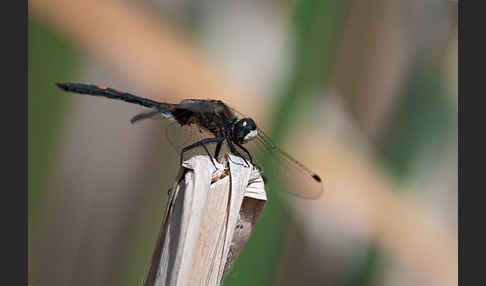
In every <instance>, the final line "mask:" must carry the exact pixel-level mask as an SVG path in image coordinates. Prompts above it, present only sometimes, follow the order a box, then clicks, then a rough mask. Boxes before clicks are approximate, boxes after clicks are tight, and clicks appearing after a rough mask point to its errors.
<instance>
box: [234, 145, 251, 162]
mask: <svg viewBox="0 0 486 286" xmlns="http://www.w3.org/2000/svg"><path fill="white" fill-rule="evenodd" d="M235 144H236V146H238V147H240V148H241V150H243V151H245V153H246V154H247V155H248V157H249V158H250V163H251V164H252V165H253V158H252V157H251V154H250V152H249V151H248V150H246V148H245V147H243V146H241V144H240V143H236V142H235Z"/></svg>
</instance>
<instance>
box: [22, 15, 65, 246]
mask: <svg viewBox="0 0 486 286" xmlns="http://www.w3.org/2000/svg"><path fill="white" fill-rule="evenodd" d="M28 25H29V26H28V43H29V48H28V53H29V54H28V214H29V216H28V224H29V249H31V247H30V246H31V242H32V241H33V240H35V236H33V235H32V232H31V230H32V225H33V223H32V220H33V218H35V217H36V216H37V214H38V211H37V210H38V208H39V205H40V202H41V201H42V199H43V198H44V197H45V196H46V195H47V189H46V182H47V181H46V180H44V178H45V177H46V176H47V170H48V169H49V166H50V162H51V160H50V159H51V158H52V156H51V155H52V151H53V150H55V142H56V139H57V138H56V135H57V129H58V127H59V126H61V119H62V115H63V112H64V111H63V110H64V107H65V102H64V100H63V97H62V96H59V91H58V90H57V88H55V85H54V82H56V81H62V80H66V79H68V78H69V74H70V70H71V67H72V66H73V65H72V62H73V55H74V52H73V48H72V47H71V46H70V45H69V44H68V43H66V42H65V41H63V40H61V38H59V37H57V36H56V35H55V34H54V33H53V32H52V31H50V30H48V29H46V28H45V27H43V26H42V25H41V24H40V23H39V22H37V21H36V20H35V19H32V17H30V16H29V23H28Z"/></svg>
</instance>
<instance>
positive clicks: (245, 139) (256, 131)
mask: <svg viewBox="0 0 486 286" xmlns="http://www.w3.org/2000/svg"><path fill="white" fill-rule="evenodd" d="M257 135H258V130H252V131H250V133H248V134H246V136H245V138H243V140H244V141H245V142H246V141H250V140H251V139H253V138H255V137H256V136H257Z"/></svg>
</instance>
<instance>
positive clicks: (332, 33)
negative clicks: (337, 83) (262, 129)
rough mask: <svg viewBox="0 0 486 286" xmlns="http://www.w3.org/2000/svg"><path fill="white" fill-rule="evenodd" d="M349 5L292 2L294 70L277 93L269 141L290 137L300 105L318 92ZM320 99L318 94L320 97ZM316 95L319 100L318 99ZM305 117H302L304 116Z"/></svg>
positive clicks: (326, 77) (347, 0)
mask: <svg viewBox="0 0 486 286" xmlns="http://www.w3.org/2000/svg"><path fill="white" fill-rule="evenodd" d="M351 2H352V1H350V0H345V1H319V0H301V1H295V4H294V7H293V10H294V14H293V40H294V47H293V48H294V49H293V60H294V66H293V69H292V71H291V74H290V78H289V80H288V81H287V84H286V86H284V87H283V89H282V90H281V92H280V97H279V98H280V102H278V105H277V108H276V110H277V114H276V116H275V122H274V129H273V134H272V135H273V137H274V138H275V140H276V141H280V140H284V138H285V137H286V136H287V135H289V134H291V133H292V129H293V128H295V125H296V124H297V123H298V122H299V120H296V119H297V118H298V117H299V114H300V115H302V114H303V111H302V110H301V109H300V107H302V106H304V105H303V102H304V101H306V100H312V98H310V97H312V96H316V94H313V93H312V91H314V90H316V89H317V88H322V87H324V86H325V85H326V83H327V82H328V80H329V74H330V71H331V69H332V66H333V64H334V60H335V58H336V51H337V50H338V47H339V42H340V41H339V39H340V36H341V34H342V28H343V26H344V23H345V21H346V18H347V14H348V10H349V7H350V4H351ZM321 95H322V93H321ZM321 95H319V96H321ZM304 114H305V113H304Z"/></svg>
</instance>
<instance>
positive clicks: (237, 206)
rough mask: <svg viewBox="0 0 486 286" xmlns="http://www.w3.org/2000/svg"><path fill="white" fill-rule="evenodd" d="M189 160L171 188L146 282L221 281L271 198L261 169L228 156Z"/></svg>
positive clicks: (158, 283)
mask: <svg viewBox="0 0 486 286" xmlns="http://www.w3.org/2000/svg"><path fill="white" fill-rule="evenodd" d="M215 163H216V166H217V167H218V170H216V169H215V167H214V165H213V164H212V162H211V161H210V159H209V157H207V156H195V157H192V158H191V159H189V160H187V161H185V162H184V163H183V164H182V167H181V169H180V171H179V174H178V175H177V176H176V180H175V182H174V184H173V186H172V188H171V190H170V197H169V200H168V203H167V209H166V213H165V217H164V219H163V223H162V226H161V230H160V234H159V237H158V239H157V243H156V247H155V250H154V253H153V256H152V262H151V265H150V270H149V272H148V274H147V277H146V279H145V282H144V285H145V286H153V285H157V286H160V285H211V286H212V285H219V284H220V281H221V279H222V277H223V274H224V272H225V271H227V270H228V269H229V267H230V266H231V264H232V262H233V261H234V260H235V258H236V257H237V255H238V254H239V252H240V251H241V249H242V248H243V246H244V245H245V244H246V242H247V241H248V239H249V237H250V234H251V232H252V230H253V229H254V227H255V225H256V222H257V221H258V218H259V217H260V214H261V213H262V211H263V208H264V206H265V203H266V200H267V197H266V193H265V190H264V184H263V179H262V177H261V176H260V174H259V172H258V170H257V169H255V168H254V167H253V166H251V167H250V168H249V167H248V166H247V165H246V163H245V162H244V161H243V159H242V158H240V157H238V156H233V155H231V154H228V156H227V157H226V161H225V162H223V163H224V165H226V167H225V166H224V165H223V164H220V163H218V162H215Z"/></svg>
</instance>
